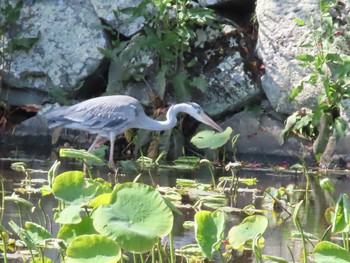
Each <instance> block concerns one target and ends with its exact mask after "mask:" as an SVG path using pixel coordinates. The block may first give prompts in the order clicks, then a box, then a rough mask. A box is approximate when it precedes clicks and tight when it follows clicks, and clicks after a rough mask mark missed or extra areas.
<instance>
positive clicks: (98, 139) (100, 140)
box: [87, 135, 107, 153]
mask: <svg viewBox="0 0 350 263" xmlns="http://www.w3.org/2000/svg"><path fill="white" fill-rule="evenodd" d="M106 141H107V140H106V139H104V138H102V137H101V136H100V135H96V138H95V140H94V142H93V143H92V144H91V146H90V147H89V149H88V150H87V151H88V152H89V153H90V152H92V151H93V150H95V148H96V147H98V146H100V145H101V144H103V143H105V142H106Z"/></svg>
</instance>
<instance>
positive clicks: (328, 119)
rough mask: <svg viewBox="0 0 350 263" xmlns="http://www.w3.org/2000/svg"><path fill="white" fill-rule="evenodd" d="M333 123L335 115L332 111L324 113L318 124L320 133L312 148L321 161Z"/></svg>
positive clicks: (317, 158)
mask: <svg viewBox="0 0 350 263" xmlns="http://www.w3.org/2000/svg"><path fill="white" fill-rule="evenodd" d="M332 124H333V116H332V115H331V114H330V113H325V112H324V113H323V114H322V116H321V119H320V122H319V125H318V131H319V134H318V136H317V138H316V140H315V141H314V143H313V145H312V148H313V151H314V154H315V158H316V160H317V161H318V162H319V161H320V158H321V156H322V154H323V152H324V150H325V149H326V146H327V143H328V141H329V137H330V136H331V129H330V127H331V126H332Z"/></svg>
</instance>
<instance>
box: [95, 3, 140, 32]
mask: <svg viewBox="0 0 350 263" xmlns="http://www.w3.org/2000/svg"><path fill="white" fill-rule="evenodd" d="M141 2H142V0H130V1H125V0H91V3H92V4H93V6H94V7H95V10H96V13H97V14H98V16H99V17H100V18H102V19H103V20H104V21H105V22H106V23H107V24H108V25H110V26H111V27H112V28H114V29H115V30H116V31H117V32H119V33H120V34H122V35H124V36H126V37H131V36H132V35H134V34H135V33H137V32H138V31H139V30H140V29H142V27H143V26H144V23H145V19H144V17H142V16H140V17H136V18H134V17H132V16H131V14H127V13H125V12H121V10H123V9H125V8H129V7H137V6H138V5H140V3H141Z"/></svg>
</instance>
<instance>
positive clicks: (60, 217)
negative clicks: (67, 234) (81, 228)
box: [55, 204, 81, 224]
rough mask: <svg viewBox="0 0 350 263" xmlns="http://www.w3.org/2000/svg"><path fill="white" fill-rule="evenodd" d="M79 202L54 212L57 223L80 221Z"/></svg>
mask: <svg viewBox="0 0 350 263" xmlns="http://www.w3.org/2000/svg"><path fill="white" fill-rule="evenodd" d="M80 208H81V206H80V204H77V205H70V206H67V207H65V208H64V209H63V210H62V211H60V212H57V213H56V214H55V221H56V223H59V224H78V223H80V222H81V217H80Z"/></svg>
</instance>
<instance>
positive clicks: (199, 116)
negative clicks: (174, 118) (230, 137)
mask: <svg viewBox="0 0 350 263" xmlns="http://www.w3.org/2000/svg"><path fill="white" fill-rule="evenodd" d="M186 104H187V105H189V106H190V111H189V112H188V114H190V115H191V116H192V117H193V118H195V119H196V120H198V121H200V122H202V123H204V124H206V125H208V126H210V127H212V128H213V129H214V130H217V131H219V132H222V131H223V129H222V128H221V127H220V126H219V125H218V124H217V123H216V122H215V121H213V120H212V119H211V118H210V117H209V116H208V115H207V114H206V113H205V112H204V110H203V109H202V107H201V106H199V105H198V104H197V103H194V102H189V103H186Z"/></svg>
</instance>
